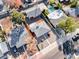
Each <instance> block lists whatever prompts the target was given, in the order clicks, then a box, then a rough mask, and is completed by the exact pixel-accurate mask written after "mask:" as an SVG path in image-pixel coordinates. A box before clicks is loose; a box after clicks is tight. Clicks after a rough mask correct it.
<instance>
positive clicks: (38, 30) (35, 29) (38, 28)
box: [31, 23, 50, 38]
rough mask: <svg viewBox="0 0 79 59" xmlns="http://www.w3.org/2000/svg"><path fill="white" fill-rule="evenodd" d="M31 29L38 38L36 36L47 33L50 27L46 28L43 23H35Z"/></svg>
mask: <svg viewBox="0 0 79 59" xmlns="http://www.w3.org/2000/svg"><path fill="white" fill-rule="evenodd" d="M31 31H32V32H34V33H35V35H36V37H37V38H38V37H40V36H42V35H44V34H46V33H48V32H49V31H50V29H48V28H47V27H46V25H45V24H43V25H39V24H36V23H35V24H34V26H33V28H31Z"/></svg>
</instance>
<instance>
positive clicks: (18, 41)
mask: <svg viewBox="0 0 79 59" xmlns="http://www.w3.org/2000/svg"><path fill="white" fill-rule="evenodd" d="M25 31H26V30H25V28H24V27H21V28H19V29H13V30H12V31H11V32H12V33H11V36H10V37H9V38H8V42H9V44H10V47H13V46H16V45H18V47H19V46H22V45H23V44H25V43H24V40H23V38H24V36H25V34H27V32H25Z"/></svg>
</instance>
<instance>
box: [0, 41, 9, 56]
mask: <svg viewBox="0 0 79 59" xmlns="http://www.w3.org/2000/svg"><path fill="white" fill-rule="evenodd" d="M8 51H9V49H8V46H7V44H6V42H1V43H0V57H4V55H5V54H6V53H7V52H8Z"/></svg>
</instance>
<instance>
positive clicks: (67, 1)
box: [59, 0, 70, 4]
mask: <svg viewBox="0 0 79 59" xmlns="http://www.w3.org/2000/svg"><path fill="white" fill-rule="evenodd" d="M59 2H60V3H63V4H69V2H70V0H59Z"/></svg>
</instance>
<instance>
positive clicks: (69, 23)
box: [58, 17, 77, 33]
mask: <svg viewBox="0 0 79 59" xmlns="http://www.w3.org/2000/svg"><path fill="white" fill-rule="evenodd" d="M76 25H77V24H76V22H75V20H74V19H73V18H71V17H68V18H67V20H63V21H61V22H60V23H59V24H58V26H59V27H60V28H62V29H63V30H64V31H65V33H69V32H73V31H74V30H75V29H76Z"/></svg>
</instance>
